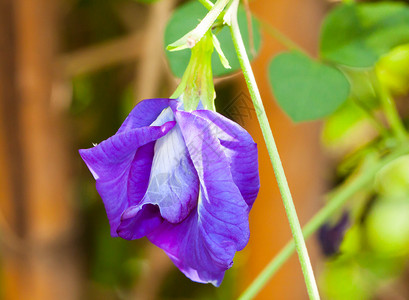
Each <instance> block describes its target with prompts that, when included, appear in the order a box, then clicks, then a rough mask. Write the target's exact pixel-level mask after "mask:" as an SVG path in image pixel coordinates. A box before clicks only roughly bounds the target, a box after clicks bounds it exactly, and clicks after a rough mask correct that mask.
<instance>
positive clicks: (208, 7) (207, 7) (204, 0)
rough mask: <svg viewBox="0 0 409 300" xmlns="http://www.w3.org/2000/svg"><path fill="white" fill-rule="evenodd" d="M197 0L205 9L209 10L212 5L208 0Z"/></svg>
mask: <svg viewBox="0 0 409 300" xmlns="http://www.w3.org/2000/svg"><path fill="white" fill-rule="evenodd" d="M199 2H200V3H201V4H202V5H203V6H204V7H205V8H206V9H207V10H211V9H212V8H213V6H214V4H213V3H212V2H210V1H209V0H199Z"/></svg>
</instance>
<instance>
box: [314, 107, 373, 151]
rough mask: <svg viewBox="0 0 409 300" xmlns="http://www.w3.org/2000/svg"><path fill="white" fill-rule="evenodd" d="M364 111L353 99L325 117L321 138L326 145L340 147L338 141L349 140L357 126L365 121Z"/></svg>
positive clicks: (355, 131)
mask: <svg viewBox="0 0 409 300" xmlns="http://www.w3.org/2000/svg"><path fill="white" fill-rule="evenodd" d="M365 117H366V115H365V113H364V111H363V110H362V109H361V108H359V107H358V106H357V105H356V104H355V103H354V102H353V101H351V100H350V101H347V102H346V103H345V104H343V105H342V106H341V107H340V108H339V109H337V111H336V112H335V113H333V114H332V115H331V116H329V117H328V118H327V120H326V121H325V123H324V127H323V130H322V139H323V142H324V143H325V145H327V146H337V147H340V143H341V144H343V143H345V142H346V139H348V140H349V141H350V140H351V134H356V133H357V131H359V130H357V129H358V127H359V126H360V125H361V124H362V123H363V122H365Z"/></svg>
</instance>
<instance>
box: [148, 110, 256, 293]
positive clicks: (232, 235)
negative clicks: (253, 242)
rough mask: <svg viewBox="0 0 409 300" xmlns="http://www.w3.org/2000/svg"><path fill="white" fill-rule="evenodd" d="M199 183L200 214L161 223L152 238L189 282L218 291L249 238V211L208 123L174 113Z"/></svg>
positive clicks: (195, 213) (194, 212)
mask: <svg viewBox="0 0 409 300" xmlns="http://www.w3.org/2000/svg"><path fill="white" fill-rule="evenodd" d="M175 117H176V121H177V122H178V124H179V126H180V127H181V132H182V134H183V137H184V139H185V142H186V145H187V148H188V151H189V154H190V157H191V159H192V161H193V164H194V166H195V169H196V171H197V173H198V176H199V179H200V186H201V192H200V196H199V201H198V205H197V209H196V210H193V211H192V212H191V213H190V215H189V216H188V217H187V218H186V219H185V220H184V221H182V222H181V223H179V224H171V223H169V222H166V221H165V222H163V223H162V224H161V225H160V226H159V227H158V228H157V229H156V230H154V231H153V232H151V233H150V234H148V238H149V239H150V240H151V241H152V242H153V243H154V244H156V245H158V246H159V247H161V248H162V249H164V250H165V251H166V253H167V254H168V255H169V257H170V258H171V259H172V260H173V262H174V263H175V265H176V266H177V267H178V268H179V269H180V270H181V271H182V272H183V273H184V274H185V275H186V276H187V277H189V278H190V279H192V280H194V281H198V282H204V283H206V282H211V283H213V284H214V285H216V286H217V285H219V284H220V283H221V281H222V279H223V276H224V272H225V271H226V270H227V269H228V268H230V267H231V265H232V262H233V257H234V254H235V252H236V251H239V250H241V249H243V248H244V246H245V245H246V244H247V242H248V238H249V228H248V210H249V209H248V205H247V203H246V202H245V201H244V199H243V197H242V195H241V193H240V190H239V189H238V187H237V186H236V184H235V183H234V181H233V178H232V174H231V171H230V167H229V159H228V157H227V156H226V155H225V153H224V150H223V147H222V145H221V143H220V141H219V139H218V138H217V137H215V136H214V135H213V134H212V131H211V130H210V126H209V125H210V124H209V121H208V120H206V119H203V118H201V117H199V116H195V115H193V114H191V113H187V112H182V111H175Z"/></svg>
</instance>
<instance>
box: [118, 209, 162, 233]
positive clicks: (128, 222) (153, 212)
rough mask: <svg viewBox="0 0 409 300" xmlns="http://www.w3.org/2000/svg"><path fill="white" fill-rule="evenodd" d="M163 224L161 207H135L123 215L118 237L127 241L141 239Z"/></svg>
mask: <svg viewBox="0 0 409 300" xmlns="http://www.w3.org/2000/svg"><path fill="white" fill-rule="evenodd" d="M162 222H163V218H162V217H161V215H160V213H159V207H158V206H156V205H152V204H143V205H141V206H133V207H130V208H128V209H127V210H125V212H124V213H123V214H122V219H121V224H120V225H119V226H118V229H117V233H118V235H119V236H120V237H121V238H123V239H126V240H135V239H140V238H142V237H144V236H145V235H147V234H148V233H150V232H151V231H152V230H154V229H155V228H157V227H158V226H159V225H160V224H161V223H162Z"/></svg>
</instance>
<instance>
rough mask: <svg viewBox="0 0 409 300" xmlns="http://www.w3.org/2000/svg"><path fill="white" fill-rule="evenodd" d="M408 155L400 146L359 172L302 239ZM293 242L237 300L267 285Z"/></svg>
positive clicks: (407, 147) (244, 299) (310, 224)
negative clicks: (378, 174)
mask: <svg viewBox="0 0 409 300" xmlns="http://www.w3.org/2000/svg"><path fill="white" fill-rule="evenodd" d="M405 154H409V144H407V143H406V144H405V145H402V146H401V147H400V148H398V149H397V150H395V151H393V152H392V153H390V154H389V155H388V156H386V157H385V158H383V159H382V160H380V161H379V162H378V163H377V164H376V165H374V166H373V167H372V168H371V169H369V170H365V172H361V173H360V174H359V175H358V176H357V177H356V178H355V179H354V180H353V181H352V182H349V183H347V184H345V185H343V186H342V187H340V188H339V189H338V190H337V191H336V192H335V193H334V194H333V195H332V196H330V199H329V201H328V204H327V205H326V206H324V208H322V209H321V210H320V211H319V212H318V213H317V214H316V215H315V216H314V217H313V218H312V219H311V220H310V221H309V222H308V223H307V225H305V226H304V228H303V234H304V237H305V238H306V239H307V238H309V237H310V236H311V235H312V234H313V233H314V232H315V231H316V230H317V229H318V228H320V227H321V226H322V225H323V224H324V223H325V222H326V221H327V220H328V219H329V217H330V216H332V215H333V214H334V213H335V212H337V211H338V210H339V209H341V208H342V206H343V205H344V204H345V203H346V202H347V201H348V200H349V199H351V197H352V196H353V195H354V194H355V193H357V192H358V191H360V190H361V189H362V188H365V187H366V186H367V185H368V183H370V182H371V181H372V180H373V178H374V176H375V175H376V173H377V172H378V171H379V170H380V169H381V168H383V167H384V166H385V165H387V164H388V163H390V162H391V161H393V160H394V159H396V158H398V157H400V156H402V155H405ZM294 250H295V245H294V242H289V243H287V245H286V246H285V247H284V248H283V249H282V250H281V251H280V252H279V253H278V254H277V255H276V256H275V257H274V258H273V259H272V260H271V261H270V263H269V264H268V265H267V266H266V267H265V268H264V270H263V271H262V272H261V273H260V274H259V275H258V276H257V277H256V279H254V281H253V282H252V283H251V284H250V286H249V287H248V288H247V289H246V290H245V291H244V292H243V293H242V294H241V296H240V297H239V300H247V299H252V298H253V297H255V296H256V295H257V293H258V292H259V291H260V290H261V289H262V288H263V287H264V286H265V285H266V284H267V282H268V281H269V280H270V279H271V278H272V277H273V276H274V274H275V273H276V272H277V271H278V270H279V269H280V267H281V266H282V265H283V264H284V263H285V262H286V261H287V260H288V259H289V258H290V257H291V255H292V254H293V253H294Z"/></svg>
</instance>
